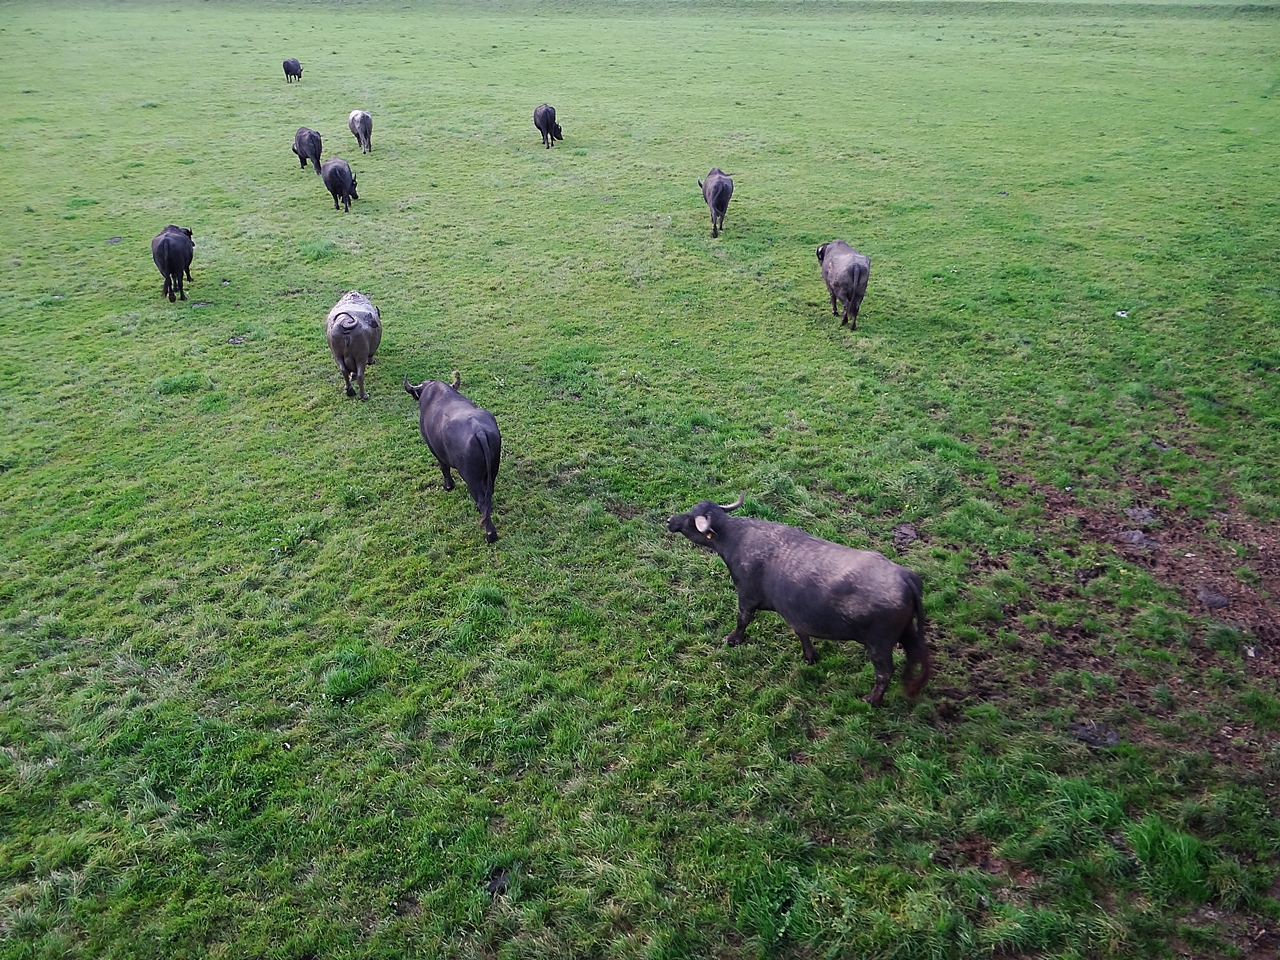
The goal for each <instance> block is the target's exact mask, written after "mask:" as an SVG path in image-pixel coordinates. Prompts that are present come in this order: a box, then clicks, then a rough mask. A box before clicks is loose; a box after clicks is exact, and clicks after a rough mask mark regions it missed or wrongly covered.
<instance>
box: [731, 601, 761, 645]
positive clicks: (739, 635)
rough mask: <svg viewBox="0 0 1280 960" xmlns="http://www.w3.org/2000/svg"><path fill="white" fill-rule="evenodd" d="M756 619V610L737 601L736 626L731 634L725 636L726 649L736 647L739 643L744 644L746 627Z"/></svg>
mask: <svg viewBox="0 0 1280 960" xmlns="http://www.w3.org/2000/svg"><path fill="white" fill-rule="evenodd" d="M755 617H756V608H755V607H751V606H747V605H746V604H744V603H743V602H742V601H741V600H739V601H738V625H737V626H736V627H734V628H733V630H732V632H730V633H727V634H725V638H724V642H725V646H727V647H736V646H737V645H738V644H740V643H745V642H746V639H747V636H746V632H747V627H748V626H750V625H751V621H752V620H754V619H755Z"/></svg>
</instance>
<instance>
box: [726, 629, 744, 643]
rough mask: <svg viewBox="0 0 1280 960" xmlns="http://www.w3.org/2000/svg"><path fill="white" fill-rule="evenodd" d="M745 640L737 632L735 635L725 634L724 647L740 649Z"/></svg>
mask: <svg viewBox="0 0 1280 960" xmlns="http://www.w3.org/2000/svg"><path fill="white" fill-rule="evenodd" d="M744 639H745V638H743V637H741V636H739V635H738V632H737V631H736V630H735V631H734V632H733V633H726V634H725V637H724V645H725V646H726V647H739V646H741V645H742V644H743V642H744Z"/></svg>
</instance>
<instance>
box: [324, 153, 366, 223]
mask: <svg viewBox="0 0 1280 960" xmlns="http://www.w3.org/2000/svg"><path fill="white" fill-rule="evenodd" d="M320 179H321V180H323V181H324V185H325V187H326V188H327V189H328V191H329V192H330V193H332V194H333V209H335V210H337V209H338V201H339V200H341V201H342V202H343V204H344V205H345V207H346V212H347V213H350V212H351V201H352V200H359V199H360V194H358V193H356V175H355V174H354V173H352V172H351V168H350V167H349V166H347V161H345V160H343V159H342V158H341V157H330V158H329V159H328V160H326V161H325V162H324V165H323V166H321V167H320Z"/></svg>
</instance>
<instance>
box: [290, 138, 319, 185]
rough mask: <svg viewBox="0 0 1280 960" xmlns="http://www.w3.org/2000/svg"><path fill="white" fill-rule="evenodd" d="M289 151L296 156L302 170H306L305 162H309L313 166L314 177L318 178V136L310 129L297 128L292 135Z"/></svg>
mask: <svg viewBox="0 0 1280 960" xmlns="http://www.w3.org/2000/svg"><path fill="white" fill-rule="evenodd" d="M290 149H292V150H293V152H294V154H296V155H297V157H298V160H299V161H300V162H301V164H302V169H303V170H305V169H307V161H308V160H310V161H311V162H312V163H313V164H315V167H316V176H317V177H318V176H320V149H321V143H320V134H318V133H316V132H315V131H314V130H312V129H311V128H310V127H299V128H298V132H297V133H295V134H294V135H293V146H292V147H291V148H290Z"/></svg>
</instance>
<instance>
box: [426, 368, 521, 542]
mask: <svg viewBox="0 0 1280 960" xmlns="http://www.w3.org/2000/svg"><path fill="white" fill-rule="evenodd" d="M460 386H462V378H461V377H460V376H459V375H458V371H456V370H455V371H454V372H453V383H452V384H448V383H444V382H443V381H440V380H427V381H424V382H423V383H420V384H418V385H417V386H416V387H415V386H413V385H412V384H411V383H409V381H408V379H407V378H406V380H405V381H404V388H405V390H406V391H407V392H408V393H409V395H410V396H412V397H414V398H416V399H417V401H418V427H419V429H420V430H421V431H422V439H423V440H425V441H426V443H427V449H428V450H430V451H431V452H432V454H433V455H434V456H435V458H436V461H437V462H438V463H439V464H440V472H441V473H442V474H443V475H444V488H445V489H446V490H452V489H453V474H452V473H450V472H449V470H450V468H453V469H454V470H457V471H458V473H459V474H460V475H461V477H462V482H463V483H465V484H466V485H467V492H468V493H470V494H471V499H472V500H474V501H475V505H476V509H477V510H479V511H480V523H481V525H483V526H484V538H485V540H487V541H488V542H489V543H493V542H494V541H495V540H497V539H498V531H497V530H495V529H494V526H493V521H492V520H491V519H490V514H491V513H492V512H493V485H494V483H495V482H496V481H497V479H498V464H499V462H500V461H501V459H502V434H500V433H499V432H498V421H497V420H495V419H494V417H493V414H492V413H490V412H489V411H488V410H483V409H481V408H480V407H477V406H476V405H475V404H474V403H472V402H471V401H470V400H468V399H467V398H466V397H464V396H463V395H462V394H461V393H459V392H458V388H459V387H460Z"/></svg>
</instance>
